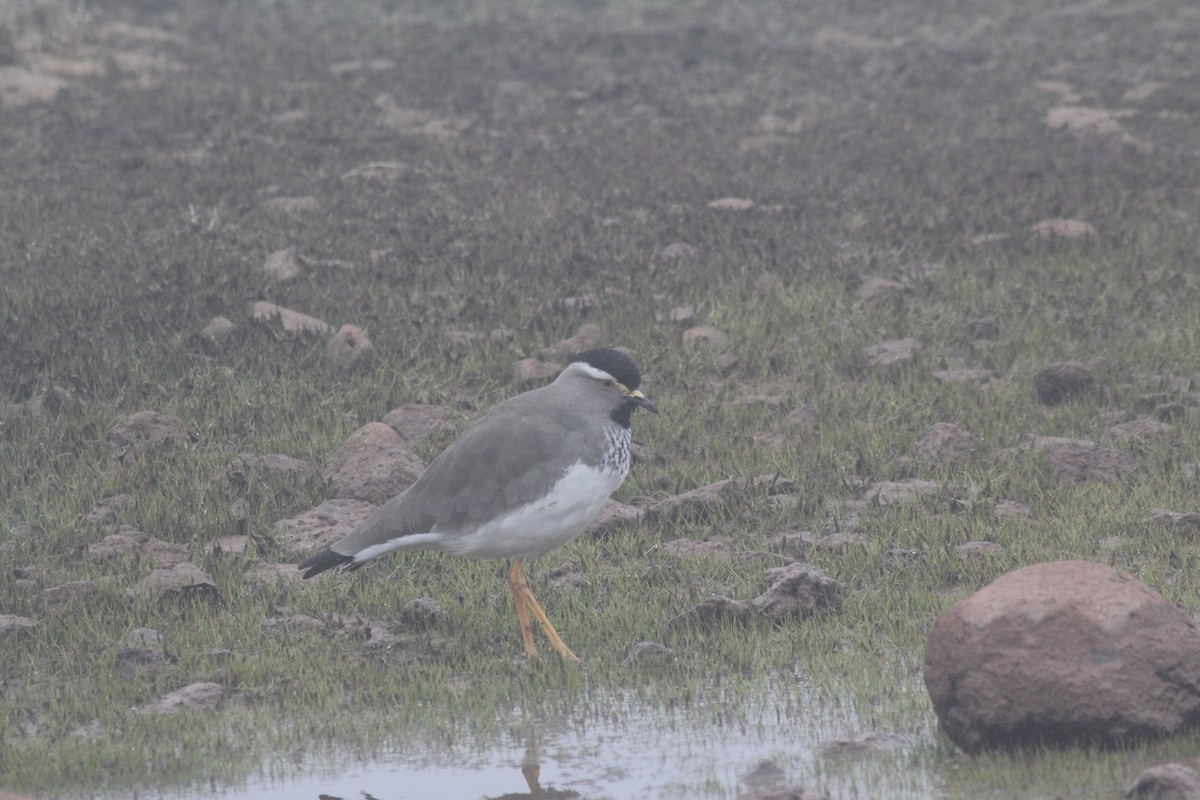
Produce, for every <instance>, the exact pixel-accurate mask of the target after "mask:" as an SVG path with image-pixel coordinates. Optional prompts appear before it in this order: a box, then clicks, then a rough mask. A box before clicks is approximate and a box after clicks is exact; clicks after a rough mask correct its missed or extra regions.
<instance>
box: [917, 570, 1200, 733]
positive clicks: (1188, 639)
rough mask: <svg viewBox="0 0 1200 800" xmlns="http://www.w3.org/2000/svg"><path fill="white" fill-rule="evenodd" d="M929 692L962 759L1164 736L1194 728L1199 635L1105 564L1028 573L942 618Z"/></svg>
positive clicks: (928, 658)
mask: <svg viewBox="0 0 1200 800" xmlns="http://www.w3.org/2000/svg"><path fill="white" fill-rule="evenodd" d="M925 686H926V688H927V689H928V691H929V696H930V698H931V699H932V700H933V707H934V710H935V711H936V712H937V716H938V721H939V722H940V723H941V726H942V729H943V730H944V731H945V732H946V734H947V735H948V736H949V737H950V738H951V739H952V740H953V741H954V743H955V744H957V745H958V746H959V747H961V748H962V749H964V750H966V751H968V752H975V751H978V750H980V749H983V748H986V747H991V746H1010V745H1019V744H1027V743H1028V744H1034V743H1046V744H1055V743H1068V742H1077V741H1084V742H1095V743H1100V744H1116V743H1120V742H1126V741H1129V740H1132V739H1137V738H1148V737H1156V736H1162V735H1166V734H1170V733H1173V732H1175V731H1177V730H1180V729H1182V728H1184V727H1187V726H1190V725H1194V724H1196V723H1200V629H1198V628H1197V625H1196V623H1195V622H1194V621H1192V619H1191V618H1189V617H1188V616H1187V615H1186V614H1184V613H1183V612H1182V611H1180V610H1179V609H1177V608H1175V607H1174V606H1173V605H1171V604H1170V603H1169V602H1167V601H1166V600H1165V599H1164V598H1163V597H1162V595H1160V594H1158V592H1156V591H1154V590H1153V589H1151V588H1150V587H1149V586H1147V585H1146V584H1144V583H1142V582H1141V581H1139V580H1136V579H1134V578H1131V577H1129V576H1128V575H1125V574H1123V573H1121V572H1117V571H1116V570H1114V569H1112V568H1110V567H1107V566H1105V565H1103V564H1096V563H1093V562H1089V561H1058V562H1054V563H1049V564H1035V565H1033V566H1030V567H1025V568H1023V569H1019V570H1016V571H1015V572H1010V573H1008V574H1007V575H1003V576H1001V577H1000V578H998V579H997V580H995V581H994V582H992V583H991V584H989V585H988V586H986V587H984V588H983V589H981V590H980V591H978V592H976V593H975V594H974V595H972V596H970V597H968V598H966V599H965V600H961V601H959V602H958V603H956V604H954V606H952V607H951V608H950V609H949V610H948V611H946V612H945V613H944V614H942V615H941V616H940V617H938V619H937V621H936V622H935V623H934V625H933V630H932V631H930V634H929V640H928V642H927V644H926V647H925Z"/></svg>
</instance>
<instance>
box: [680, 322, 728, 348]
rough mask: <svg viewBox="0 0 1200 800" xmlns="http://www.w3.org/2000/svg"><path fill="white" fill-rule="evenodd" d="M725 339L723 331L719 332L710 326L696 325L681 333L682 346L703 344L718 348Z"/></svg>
mask: <svg viewBox="0 0 1200 800" xmlns="http://www.w3.org/2000/svg"><path fill="white" fill-rule="evenodd" d="M725 339H726V335H725V332H724V331H719V330H717V329H716V328H714V327H712V326H711V325H696V326H695V327H692V328H688V329H687V330H686V331H684V332H683V343H684V344H695V343H697V342H703V343H705V344H708V345H710V346H712V347H720V346H721V345H722V344H723V343H724V342H725Z"/></svg>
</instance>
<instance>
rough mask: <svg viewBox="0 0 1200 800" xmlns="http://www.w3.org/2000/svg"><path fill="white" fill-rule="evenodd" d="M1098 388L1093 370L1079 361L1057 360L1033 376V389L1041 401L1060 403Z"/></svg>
mask: <svg viewBox="0 0 1200 800" xmlns="http://www.w3.org/2000/svg"><path fill="white" fill-rule="evenodd" d="M1095 388H1096V378H1095V377H1094V376H1093V375H1092V371H1091V370H1090V369H1088V368H1087V367H1085V366H1084V365H1083V364H1080V363H1079V362H1078V361H1056V362H1055V363H1053V364H1051V365H1050V366H1048V367H1045V368H1043V369H1041V370H1039V371H1038V373H1037V375H1034V376H1033V391H1034V392H1035V393H1036V394H1037V399H1038V402H1039V403H1042V404H1044V405H1048V406H1054V405H1058V404H1059V403H1061V402H1063V401H1064V400H1068V399H1070V398H1072V397H1075V396H1077V395H1080V394H1083V393H1084V392H1090V391H1092V390H1093V389H1095Z"/></svg>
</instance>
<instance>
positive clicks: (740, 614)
mask: <svg viewBox="0 0 1200 800" xmlns="http://www.w3.org/2000/svg"><path fill="white" fill-rule="evenodd" d="M753 615H754V606H752V605H750V603H749V602H747V601H746V600H734V599H733V598H730V597H725V596H724V595H713V596H712V597H710V598H708V599H707V600H705V601H704V602H702V603H700V604H698V605H695V606H692V607H691V608H689V609H688V610H687V611H685V612H684V613H682V614H680V615H679V616H678V617H676V619H687V618H695V619H696V621H698V622H699V623H700V624H701V625H711V624H713V623H714V622H718V621H721V620H726V619H732V620H737V621H739V622H744V621H746V620H749V619H750V618H751V617H752V616H753Z"/></svg>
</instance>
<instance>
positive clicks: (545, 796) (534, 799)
mask: <svg viewBox="0 0 1200 800" xmlns="http://www.w3.org/2000/svg"><path fill="white" fill-rule="evenodd" d="M541 774H542V768H541V767H540V766H539V765H537V764H522V765H521V775H522V777H524V778H525V784H526V785H527V786H528V787H529V791H528V792H516V793H511V792H510V793H508V794H499V795H496V796H494V797H485V799H484V800H569V799H570V798H572V797H579V796H580V794H579V792H574V791H571V790H570V789H555V788H554V787H553V786H547V787H546V788H544V789H543V788H542V786H541V784H540V783H539V781H538V779H539V777H540V776H541Z"/></svg>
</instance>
